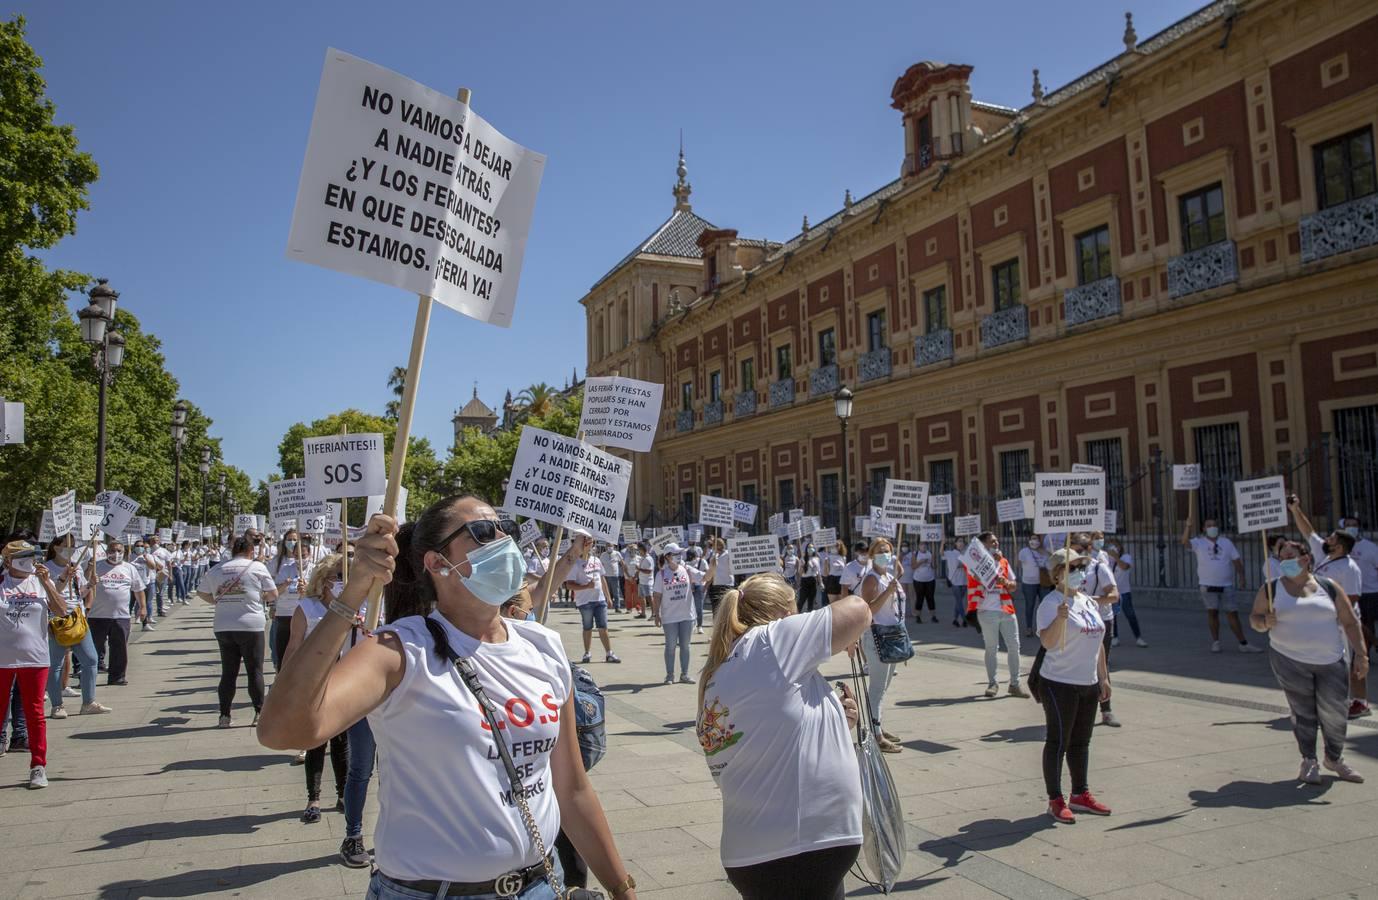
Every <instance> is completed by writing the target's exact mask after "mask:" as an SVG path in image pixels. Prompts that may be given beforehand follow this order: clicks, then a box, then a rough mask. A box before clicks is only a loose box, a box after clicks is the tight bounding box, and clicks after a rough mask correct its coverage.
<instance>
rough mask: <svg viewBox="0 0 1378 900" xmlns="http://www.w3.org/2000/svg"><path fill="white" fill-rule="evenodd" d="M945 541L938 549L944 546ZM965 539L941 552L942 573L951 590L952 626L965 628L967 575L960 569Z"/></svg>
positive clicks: (955, 542) (960, 539)
mask: <svg viewBox="0 0 1378 900" xmlns="http://www.w3.org/2000/svg"><path fill="white" fill-rule="evenodd" d="M946 544H947V542H946V540H944V541H943V543H942V544H940V545H939V549H942V547H944V546H946ZM966 548H967V542H966V539H965V538H957V540H956V541H954V542H953V546H952V548H951V549H947V550H942V559H943V572H944V574H945V575H946V576H947V584H948V587H950V588H952V626H953V627H954V628H966V627H967V619H966V615H967V573H966V571H965V570H964V569H963V567H962V554H963V553H964V552H965V551H966Z"/></svg>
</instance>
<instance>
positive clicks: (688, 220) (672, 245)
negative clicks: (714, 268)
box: [589, 209, 717, 290]
mask: <svg viewBox="0 0 1378 900" xmlns="http://www.w3.org/2000/svg"><path fill="white" fill-rule="evenodd" d="M716 227H717V226H715V225H714V224H713V223H712V222H709V221H708V220H707V219H703V218H701V217H699V216H697V215H695V214H694V213H693V212H691V211H689V210H686V209H677V210H675V212H674V215H672V216H670V218H668V219H666V220H665V221H664V222H662V223H661V224H660V227H659V228H657V229H656V230H655V231H653V232H651V235H650V237H648V238H646V240H644V241H642V242H641V243H640V244H637V245H636V246H635V247H634V248H632V252H630V253H628V254H627V255H626V256H624V257H622V259H620V260H618V263H617V265H615V266H613V267H612V268H611V269H609V270H608V271H607V273H606V274H605V275H603V277H602V278H600V279H598V280H597V281H595V282H594V283H593V287H592V288H589V290H593V289H594V288H596V287H598V285H600V284H602V283H603V282H605V281H607V280H608V278H609V277H610V276H611V275H612V274H613V273H614V272H616V271H617V270H618V269H620V268H622V267H623V266H625V265H626V264H627V263H629V262H631V261H632V260H633V259H635V258H636V257H638V256H640V255H641V254H643V253H646V254H650V255H652V256H679V257H683V258H684V259H703V251H702V250H700V249H699V245H698V239H699V235H701V234H703V232H704V231H706V230H707V229H709V228H716Z"/></svg>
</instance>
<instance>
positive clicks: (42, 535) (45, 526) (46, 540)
mask: <svg viewBox="0 0 1378 900" xmlns="http://www.w3.org/2000/svg"><path fill="white" fill-rule="evenodd" d="M56 537H57V535H56V534H55V533H54V531H53V511H52V510H51V509H45V510H43V521H42V522H40V523H39V525H38V542H39V543H40V544H51V543H52V542H53V540H54V539H56Z"/></svg>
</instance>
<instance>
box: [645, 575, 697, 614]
mask: <svg viewBox="0 0 1378 900" xmlns="http://www.w3.org/2000/svg"><path fill="white" fill-rule="evenodd" d="M690 584H691V582H690V579H689V570H688V569H686V568H685V567H684V566H682V565H681V566H680V567H679V569H678V570H671V568H670V567H669V566H661V568H660V571H658V572H656V576H655V586H654V588H653V589H652V593H655V594H659V595H660V603H659V604H658V605H657V607H656V609H657V611H658V612H659V613H660V624H662V625H673V624H675V623H676V622H688V621H689V620H690V619H692V618H694V594H693V591H691V590H690V589H689V588H690Z"/></svg>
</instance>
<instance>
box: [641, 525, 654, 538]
mask: <svg viewBox="0 0 1378 900" xmlns="http://www.w3.org/2000/svg"><path fill="white" fill-rule="evenodd" d="M655 534H656V530H655V529H654V528H643V529H641V539H642V540H643V541H649V540H650V539H651V538H653V537H655Z"/></svg>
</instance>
